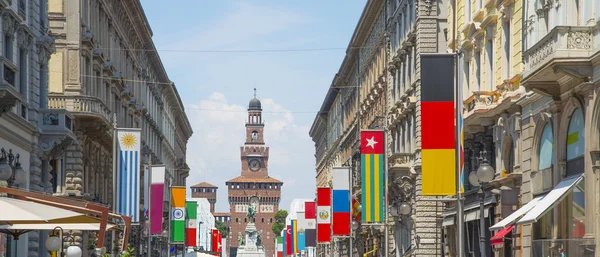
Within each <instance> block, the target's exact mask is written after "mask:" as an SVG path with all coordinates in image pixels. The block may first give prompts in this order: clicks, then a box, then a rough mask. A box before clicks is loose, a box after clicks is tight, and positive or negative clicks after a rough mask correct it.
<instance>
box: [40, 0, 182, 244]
mask: <svg viewBox="0 0 600 257" xmlns="http://www.w3.org/2000/svg"><path fill="white" fill-rule="evenodd" d="M46 11H47V13H48V20H49V23H48V24H49V25H48V26H49V27H50V29H51V31H52V33H51V36H53V37H54V38H55V39H56V52H55V53H54V54H53V55H52V58H51V59H50V62H49V64H48V69H49V75H48V78H47V80H48V83H49V86H48V90H47V91H45V92H43V93H45V96H46V98H47V101H46V102H45V103H46V104H47V106H48V108H49V109H58V110H60V109H66V110H67V111H68V112H69V113H70V115H71V116H72V126H73V133H74V134H75V140H74V141H73V143H71V144H68V145H65V146H64V152H62V153H59V154H56V155H54V156H52V158H49V160H48V162H47V163H48V165H46V166H43V167H44V168H43V172H48V173H50V174H51V175H52V176H49V177H48V178H47V180H51V184H52V185H53V188H52V192H53V193H54V194H57V195H64V196H71V197H78V198H83V199H87V200H91V201H95V202H99V203H103V204H109V205H110V204H111V203H112V199H113V190H112V179H113V178H112V174H113V170H112V145H113V140H114V138H113V127H114V126H117V127H124V128H140V129H141V130H142V138H141V145H142V155H143V159H142V161H141V163H142V165H146V164H150V163H152V164H164V165H165V166H166V181H167V183H166V185H167V186H183V185H185V179H186V177H187V176H188V173H189V168H188V166H187V164H186V162H185V155H186V145H187V141H188V139H189V138H190V137H191V134H192V128H191V125H190V123H189V121H188V119H187V116H186V114H185V110H184V107H183V103H182V101H181V99H180V97H179V94H178V92H177V90H176V88H175V84H174V83H173V82H171V81H170V80H169V77H168V76H167V73H166V70H165V68H164V67H163V64H162V62H161V61H160V58H159V56H158V53H157V51H156V49H155V47H154V43H153V41H152V30H151V29H150V26H149V24H148V21H147V20H146V17H145V15H144V12H143V10H142V6H141V4H140V2H139V1H100V0H83V1H67V0H49V1H48V8H47V10H46ZM73 14H77V15H73ZM57 142H58V141H57ZM140 168H141V167H140ZM165 199H170V191H169V190H165ZM166 206H168V203H167V205H166ZM140 211H141V210H140ZM140 216H143V215H140ZM164 217H165V220H167V221H168V209H166V210H165V213H164ZM167 224H168V222H165V224H164V226H165V229H166V226H167ZM133 230H134V232H137V233H133V234H132V237H131V240H130V242H131V244H132V245H134V246H135V248H136V251H140V248H142V249H146V248H145V247H140V246H141V245H138V243H140V242H145V240H141V236H142V234H141V231H142V229H141V226H138V227H137V228H136V227H134V228H133ZM72 235H73V236H74V238H75V242H77V243H78V244H83V245H86V243H87V241H88V237H89V236H90V233H82V232H78V231H74V232H73V233H72ZM110 243H111V240H107V244H110ZM83 248H84V251H85V247H83ZM109 249H110V248H109ZM138 254H142V252H138Z"/></svg>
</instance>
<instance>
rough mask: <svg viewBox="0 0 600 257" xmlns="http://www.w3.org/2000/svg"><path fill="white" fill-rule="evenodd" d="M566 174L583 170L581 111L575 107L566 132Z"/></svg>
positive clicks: (582, 124)
mask: <svg viewBox="0 0 600 257" xmlns="http://www.w3.org/2000/svg"><path fill="white" fill-rule="evenodd" d="M566 143H567V145H566V146H567V174H576V173H581V172H583V152H584V150H585V149H584V122H583V112H582V111H581V109H580V108H577V109H575V111H574V112H573V115H571V121H569V131H568V132H567V142H566Z"/></svg>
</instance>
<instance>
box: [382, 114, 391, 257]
mask: <svg viewBox="0 0 600 257" xmlns="http://www.w3.org/2000/svg"><path fill="white" fill-rule="evenodd" d="M383 128H384V129H383V138H384V139H383V142H384V144H387V134H388V133H387V114H386V119H385V121H384V123H383ZM383 147H384V148H383V149H384V154H383V161H384V162H385V163H384V164H383V165H385V166H384V167H385V180H384V181H385V205H384V206H385V212H384V215H385V220H384V222H385V223H384V226H385V227H384V228H385V242H384V243H385V245H384V249H385V255H384V256H385V257H388V255H389V245H390V244H389V236H390V235H389V234H390V228H389V225H388V216H389V213H388V212H389V210H388V209H389V207H388V180H389V177H388V176H389V174H388V157H387V153H386V151H385V150H387V149H386V145H384V146H383Z"/></svg>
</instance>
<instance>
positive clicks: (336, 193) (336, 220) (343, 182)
mask: <svg viewBox="0 0 600 257" xmlns="http://www.w3.org/2000/svg"><path fill="white" fill-rule="evenodd" d="M332 207H333V220H332V222H331V223H332V231H333V235H334V236H349V235H350V168H346V167H334V168H333V203H332Z"/></svg>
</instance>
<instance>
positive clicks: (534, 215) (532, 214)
mask: <svg viewBox="0 0 600 257" xmlns="http://www.w3.org/2000/svg"><path fill="white" fill-rule="evenodd" d="M582 179H583V174H581V175H576V176H572V177H568V178H565V179H563V180H562V181H560V183H558V185H556V186H555V187H554V189H552V191H550V192H549V193H548V194H547V195H546V196H545V197H544V198H542V199H541V200H540V201H539V202H538V204H537V205H536V206H535V207H534V208H533V209H531V210H530V211H529V212H527V214H525V216H524V217H523V218H521V219H520V220H519V221H517V224H519V225H520V224H528V223H534V222H537V221H538V219H539V218H540V217H542V216H543V215H544V214H546V212H548V210H550V208H551V207H552V206H554V205H555V204H557V203H559V202H560V201H561V200H562V199H563V198H564V197H565V196H566V195H567V194H568V193H569V192H571V190H572V189H573V186H575V185H577V183H579V182H580V181H581V180H582Z"/></svg>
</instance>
